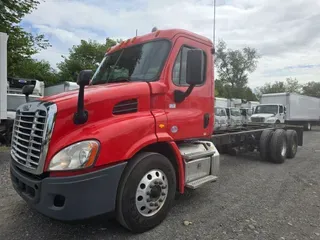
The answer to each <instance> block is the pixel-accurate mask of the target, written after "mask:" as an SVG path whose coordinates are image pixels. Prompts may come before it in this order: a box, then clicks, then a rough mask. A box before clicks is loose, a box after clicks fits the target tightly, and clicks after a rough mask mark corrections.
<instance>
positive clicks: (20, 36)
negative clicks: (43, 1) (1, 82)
mask: <svg viewBox="0 0 320 240" xmlns="http://www.w3.org/2000/svg"><path fill="white" fill-rule="evenodd" d="M38 4H39V1H36V0H0V32H5V33H7V34H8V35H9V39H8V76H12V77H15V76H19V75H21V74H22V73H21V72H20V69H21V63H22V62H23V61H25V60H26V59H29V60H30V57H31V56H32V55H33V54H35V53H37V52H39V51H40V50H41V49H45V48H47V47H49V46H50V44H49V42H48V40H46V39H45V38H44V36H43V35H36V36H33V35H32V34H31V33H28V32H26V31H24V30H23V29H22V28H21V27H20V26H19V25H18V24H19V23H20V22H21V19H22V18H23V17H24V16H25V15H26V14H29V13H30V12H31V11H32V10H33V9H35V8H36V6H37V5H38Z"/></svg>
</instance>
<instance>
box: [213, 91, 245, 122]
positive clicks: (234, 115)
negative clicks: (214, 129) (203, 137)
mask: <svg viewBox="0 0 320 240" xmlns="http://www.w3.org/2000/svg"><path fill="white" fill-rule="evenodd" d="M214 107H215V110H218V109H217V108H224V109H225V111H226V114H227V116H225V115H224V114H222V113H221V115H220V116H219V117H218V116H217V117H218V118H216V119H218V120H219V118H221V121H223V120H224V119H227V124H228V127H231V128H234V127H239V126H241V125H242V116H241V113H240V109H239V108H236V107H232V100H231V99H227V98H217V97H216V98H215V103H214Z"/></svg>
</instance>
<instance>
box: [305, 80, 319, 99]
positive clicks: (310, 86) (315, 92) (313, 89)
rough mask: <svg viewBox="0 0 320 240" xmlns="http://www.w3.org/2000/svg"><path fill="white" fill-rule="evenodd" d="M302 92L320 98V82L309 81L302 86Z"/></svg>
mask: <svg viewBox="0 0 320 240" xmlns="http://www.w3.org/2000/svg"><path fill="white" fill-rule="evenodd" d="M302 93H303V94H304V95H307V96H311V97H318V98H320V82H308V83H307V84H305V85H304V86H303V87H302Z"/></svg>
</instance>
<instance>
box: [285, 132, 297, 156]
mask: <svg viewBox="0 0 320 240" xmlns="http://www.w3.org/2000/svg"><path fill="white" fill-rule="evenodd" d="M286 136H287V158H294V157H295V156H296V153H297V150H298V134H297V132H296V131H295V130H291V129H289V130H287V131H286Z"/></svg>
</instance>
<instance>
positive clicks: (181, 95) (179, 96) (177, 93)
mask: <svg viewBox="0 0 320 240" xmlns="http://www.w3.org/2000/svg"><path fill="white" fill-rule="evenodd" d="M194 86H195V85H190V86H189V87H188V89H187V91H185V92H182V91H181V90H174V92H173V94H174V101H175V102H176V103H181V102H183V101H184V100H185V99H186V98H187V97H188V96H189V95H190V93H191V92H192V90H193V88H194Z"/></svg>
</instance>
